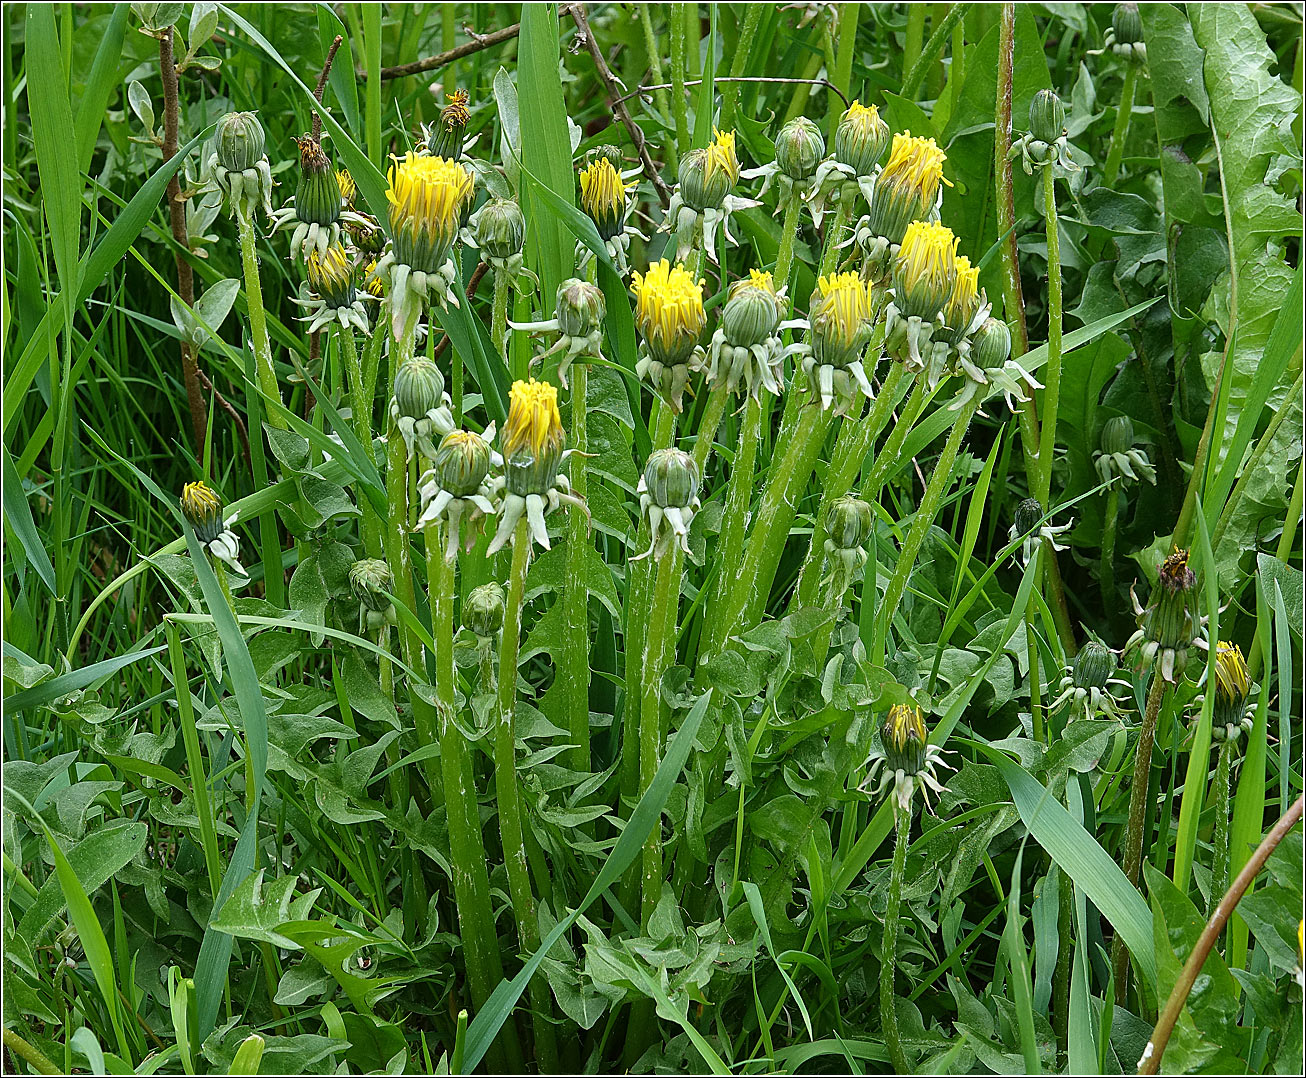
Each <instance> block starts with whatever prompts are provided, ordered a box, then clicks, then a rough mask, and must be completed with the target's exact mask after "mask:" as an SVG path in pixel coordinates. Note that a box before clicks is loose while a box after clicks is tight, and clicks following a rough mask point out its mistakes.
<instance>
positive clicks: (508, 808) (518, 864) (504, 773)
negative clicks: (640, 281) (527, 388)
mask: <svg viewBox="0 0 1306 1078" xmlns="http://www.w3.org/2000/svg"><path fill="white" fill-rule="evenodd" d="M521 384H522V383H520V382H518V383H517V385H516V386H514V387H513V390H514V394H515V395H519V394H518V386H521ZM556 410H557V406H556V404H555V405H554V414H555V415H556ZM508 423H509V425H510V426H511V425H513V416H512V413H511V412H510V413H509V417H508ZM518 424H519V425H521V424H523V420H522V419H521V418H519V419H518ZM525 426H526V427H527V428H528V430H529V428H530V427H531V424H530V423H529V422H526V423H525ZM505 429H507V428H505ZM518 437H520V435H519V434H518V433H517V431H516V430H514V444H515V442H516V439H517V438H518ZM506 448H507V446H506V444H505V449H506ZM509 457H510V454H509V453H507V452H505V468H509V467H510V465H509V463H508V459H509ZM505 517H506V514H505ZM532 530H533V528H532V524H531V523H530V521H528V520H527V518H526V517H525V516H523V515H522V514H520V513H519V514H518V516H517V520H516V523H515V526H514V528H513V530H512V570H511V573H510V576H509V578H508V601H507V604H506V605H505V607H504V616H503V632H502V634H501V636H500V643H499V685H498V690H499V698H498V707H497V713H496V717H495V729H494V788H495V796H496V798H497V800H498V809H499V835H500V840H501V842H502V845H503V859H504V868H505V869H506V870H507V875H508V891H509V894H510V896H511V898H512V912H513V918H514V919H515V921H516V924H517V942H518V945H519V947H520V949H521V951H522V952H523V953H525V954H533V953H534V952H535V951H536V950H538V949H539V946H540V927H539V921H538V920H537V918H536V912H535V893H534V891H533V890H532V888H531V877H530V869H529V867H528V865H527V860H526V840H525V836H524V834H523V831H522V810H521V794H520V791H519V789H518V782H517V748H516V745H517V732H516V730H517V721H516V708H517V658H518V653H519V649H520V645H521V615H522V603H523V601H524V599H525V594H526V569H527V567H528V566H529V564H530V556H531V546H532V534H531V533H532ZM530 993H531V1005H532V1015H531V1018H532V1023H533V1027H534V1031H535V1046H536V1053H537V1055H538V1057H539V1065H540V1070H541V1072H542V1073H548V1072H551V1071H554V1070H556V1069H557V1066H558V1063H557V1060H558V1054H557V1046H556V1043H555V1041H554V1036H553V1026H552V1024H551V1023H550V1021H549V1015H550V1014H551V1013H552V1009H553V1005H552V1001H551V998H550V995H549V989H548V985H547V984H546V982H545V980H544V977H543V976H542V975H537V976H535V977H534V978H533V979H532V980H531V986H530Z"/></svg>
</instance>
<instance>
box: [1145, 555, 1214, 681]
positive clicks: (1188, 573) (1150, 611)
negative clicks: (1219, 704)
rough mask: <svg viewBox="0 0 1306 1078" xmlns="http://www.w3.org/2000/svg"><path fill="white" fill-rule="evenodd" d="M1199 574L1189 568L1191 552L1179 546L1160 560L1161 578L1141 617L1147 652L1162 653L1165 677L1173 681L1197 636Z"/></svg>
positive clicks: (1147, 653)
mask: <svg viewBox="0 0 1306 1078" xmlns="http://www.w3.org/2000/svg"><path fill="white" fill-rule="evenodd" d="M1196 590H1197V574H1196V573H1194V572H1193V571H1192V569H1190V568H1189V567H1188V551H1186V550H1178V549H1176V550H1175V551H1174V553H1172V554H1171V555H1170V556H1169V557H1168V558H1166V559H1165V561H1164V562H1162V563H1161V571H1160V578H1159V579H1158V581H1157V585H1156V587H1155V588H1154V589H1153V591H1152V598H1151V601H1150V602H1149V603H1148V606H1147V609H1146V610H1144V611H1143V616H1142V626H1141V631H1142V637H1143V639H1144V640H1145V641H1146V644H1145V646H1144V655H1145V656H1146V657H1147V658H1148V659H1149V660H1150V659H1151V658H1152V657H1153V656H1155V655H1157V654H1160V655H1161V658H1162V670H1161V673H1162V676H1163V677H1165V679H1166V680H1167V681H1171V680H1173V679H1174V677H1175V676H1177V675H1179V674H1182V673H1183V670H1184V666H1185V665H1186V663H1187V660H1188V648H1189V647H1190V646H1191V645H1192V643H1193V641H1194V640H1195V639H1196V638H1197V633H1198V631H1199V628H1200V621H1199V618H1198V615H1197V610H1196V602H1197V595H1196Z"/></svg>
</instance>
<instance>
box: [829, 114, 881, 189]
mask: <svg viewBox="0 0 1306 1078" xmlns="http://www.w3.org/2000/svg"><path fill="white" fill-rule="evenodd" d="M888 145H889V125H888V124H887V123H885V122H884V118H883V117H882V116H881V115H880V110H879V109H878V108H877V107H876V106H875V105H872V106H871V107H870V108H866V107H865V106H863V105H862V104H861V102H859V101H854V102H853V103H852V104H851V105H849V106H848V111H847V112H845V113H844V114H843V119H841V120H840V121H839V126H838V127H837V128H835V132H834V159H835V160H836V161H838V162H839V163H840V164H841V165H847V166H848V167H849V168H851V169H852V170H853V171H854V172H855V173H857V175H858V176H869V175H870V174H871V172H872V170H873V169H874V168H875V166H876V165H877V164H878V163H879V161H880V158H881V157H882V156H883V155H884V150H885V147H886V146H888Z"/></svg>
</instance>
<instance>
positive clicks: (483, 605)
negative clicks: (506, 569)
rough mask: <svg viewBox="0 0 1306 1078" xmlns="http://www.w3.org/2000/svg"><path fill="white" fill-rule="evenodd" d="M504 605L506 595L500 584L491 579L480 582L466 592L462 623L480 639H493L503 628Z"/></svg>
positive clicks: (505, 603)
mask: <svg viewBox="0 0 1306 1078" xmlns="http://www.w3.org/2000/svg"><path fill="white" fill-rule="evenodd" d="M506 605H507V596H506V594H505V593H504V590H503V585H502V584H498V583H496V582H495V581H493V580H492V581H490V583H488V584H482V585H480V586H479V587H476V588H473V589H472V590H471V591H469V592H468V593H467V599H466V601H465V602H464V603H463V624H464V625H465V626H467V628H469V629H470V630H471V631H472V632H473V633H474V634H475V635H476V636H478V637H480V638H481V639H482V640H490V639H493V638H494V637H496V636H498V635H499V630H500V629H502V628H503V614H504V608H505V607H506Z"/></svg>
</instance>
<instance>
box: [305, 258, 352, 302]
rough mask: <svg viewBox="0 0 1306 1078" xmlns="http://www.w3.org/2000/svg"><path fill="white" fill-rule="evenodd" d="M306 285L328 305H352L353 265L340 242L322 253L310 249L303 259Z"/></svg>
mask: <svg viewBox="0 0 1306 1078" xmlns="http://www.w3.org/2000/svg"><path fill="white" fill-rule="evenodd" d="M304 275H305V277H306V278H307V280H308V287H309V288H311V289H312V290H313V291H314V292H316V293H317V294H318V295H319V296H321V297H322V300H323V302H324V303H325V304H326V305H327V306H328V307H350V306H353V303H354V300H355V298H356V296H357V289H356V288H355V286H354V266H353V263H351V262H350V261H349V256H348V255H347V254H345V249H344V248H343V247H342V246H341V245H340V244H338V243H337V244H333V245H332V246H330V247H328V248H327V249H326V252H325V253H324V254H318V252H317V251H316V250H313V251H310V252H309V253H308V257H307V258H306V259H305V260H304Z"/></svg>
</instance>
